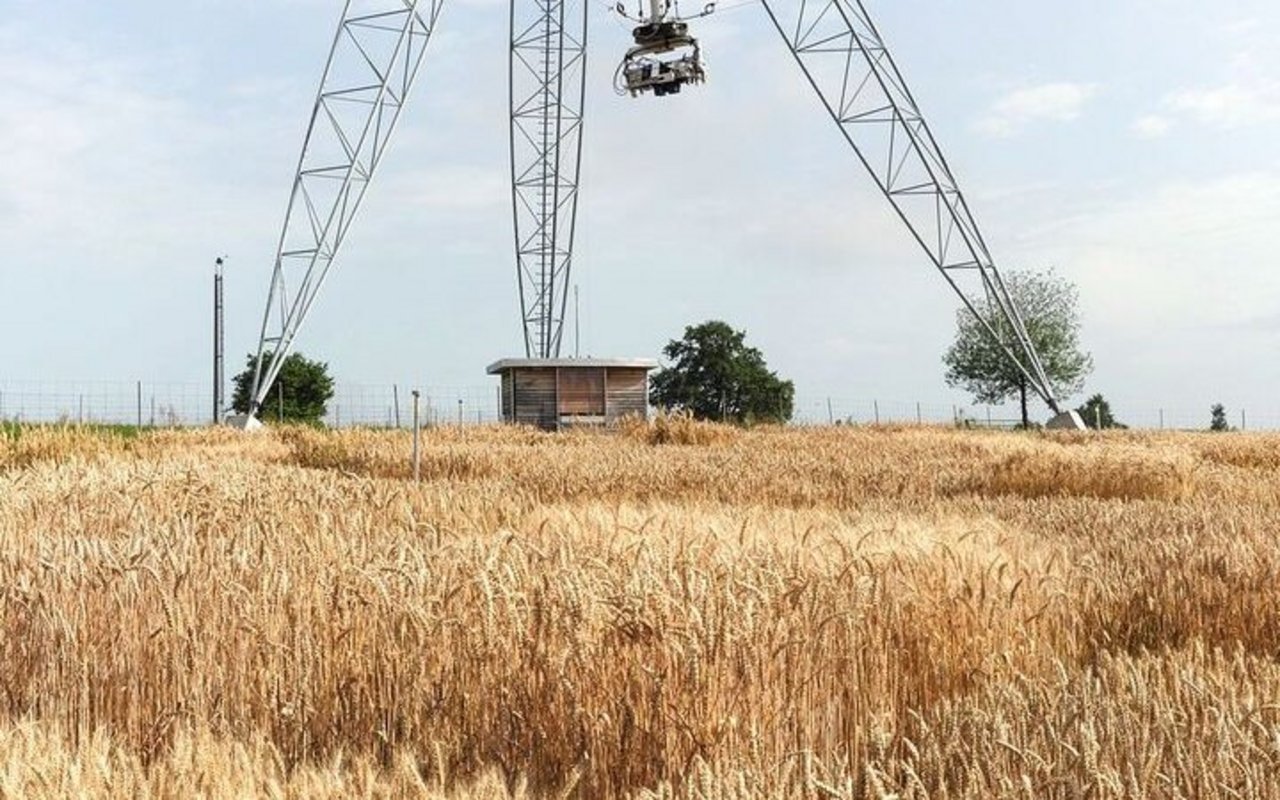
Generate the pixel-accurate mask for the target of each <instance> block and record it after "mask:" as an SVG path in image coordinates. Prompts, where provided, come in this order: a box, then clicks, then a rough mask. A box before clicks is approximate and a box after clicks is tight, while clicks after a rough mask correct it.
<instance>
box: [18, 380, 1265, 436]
mask: <svg viewBox="0 0 1280 800" xmlns="http://www.w3.org/2000/svg"><path fill="white" fill-rule="evenodd" d="M415 388H416V389H418V390H419V392H420V400H419V409H420V421H421V422H422V423H423V424H425V425H494V424H497V423H499V422H500V421H501V414H500V402H501V398H500V395H499V389H498V386H497V383H496V381H495V383H494V384H492V385H489V386H480V385H474V386H420V385H414V384H413V383H410V382H405V383H386V384H356V383H344V384H339V385H338V386H337V387H336V389H335V392H334V396H333V398H332V399H331V400H330V401H329V404H328V415H327V417H326V419H325V422H326V424H328V425H330V426H331V427H342V428H346V427H388V428H390V427H397V426H398V427H405V428H407V427H410V426H411V425H412V395H411V392H412V390H413V389H415ZM273 410H274V408H273V406H272V403H271V401H270V400H268V402H267V403H266V404H265V406H264V408H263V411H262V416H263V417H264V418H265V419H267V420H270V419H271V418H272V412H273ZM793 411H794V413H793V416H792V424H794V425H800V426H822V425H868V424H877V423H879V424H923V425H957V424H963V425H969V426H973V427H992V428H1012V427H1015V426H1016V425H1017V424H1018V423H1019V421H1020V420H1019V417H1018V411H1017V409H1016V408H1014V407H1012V406H974V405H959V404H953V403H940V402H928V401H900V400H899V401H895V400H880V399H875V398H871V399H853V398H840V397H821V396H810V395H802V396H799V397H797V398H796V399H795V401H794V404H793ZM1115 411H1116V415H1117V417H1118V418H1119V419H1120V421H1121V422H1123V423H1124V424H1125V425H1127V426H1128V427H1130V428H1135V429H1143V430H1161V429H1163V430H1205V429H1207V428H1208V427H1209V420H1210V406H1209V404H1206V405H1205V406H1204V407H1203V408H1190V407H1185V406H1168V407H1161V406H1159V405H1153V406H1152V407H1149V408H1136V409H1125V408H1118V409H1115ZM1227 418H1228V422H1229V424H1230V425H1232V426H1233V427H1235V428H1237V429H1240V430H1252V431H1275V430H1280V407H1277V408H1272V409H1258V410H1254V409H1240V408H1235V409H1231V408H1229V409H1228V410H1227ZM0 420H4V421H9V422H25V423H37V424H39V423H43V424H48V423H65V424H86V425H138V426H142V427H190V426H202V425H209V424H212V422H213V390H212V385H211V384H209V383H198V382H197V383H175V382H155V381H15V380H0Z"/></svg>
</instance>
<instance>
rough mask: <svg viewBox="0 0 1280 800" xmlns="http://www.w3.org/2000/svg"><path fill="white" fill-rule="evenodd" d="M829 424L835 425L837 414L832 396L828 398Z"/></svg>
mask: <svg viewBox="0 0 1280 800" xmlns="http://www.w3.org/2000/svg"><path fill="white" fill-rule="evenodd" d="M827 424H828V425H835V424H836V415H835V412H834V411H833V410H832V409H831V398H830V397H828V398H827Z"/></svg>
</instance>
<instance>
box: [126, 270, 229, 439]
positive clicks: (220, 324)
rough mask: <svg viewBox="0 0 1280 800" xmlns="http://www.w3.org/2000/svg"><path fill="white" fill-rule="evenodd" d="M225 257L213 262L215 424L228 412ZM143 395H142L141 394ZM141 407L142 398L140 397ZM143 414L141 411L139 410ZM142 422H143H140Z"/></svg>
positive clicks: (218, 423) (220, 422)
mask: <svg viewBox="0 0 1280 800" xmlns="http://www.w3.org/2000/svg"><path fill="white" fill-rule="evenodd" d="M224 263H225V259H223V258H219V259H218V260H216V261H214V262H213V424H214V425H221V424H222V421H223V415H224V414H225V413H226V409H227V401H226V395H225V391H226V383H225V381H224V377H225V376H224V368H225V365H226V354H227V350H226V335H227V326H226V320H225V318H224V316H223V312H224V307H223V294H222V267H223V264H224ZM139 397H141V395H139ZM138 402H139V407H141V402H142V401H141V399H139V401H138ZM139 416H141V411H139ZM139 424H141V423H139Z"/></svg>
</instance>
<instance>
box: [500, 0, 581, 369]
mask: <svg viewBox="0 0 1280 800" xmlns="http://www.w3.org/2000/svg"><path fill="white" fill-rule="evenodd" d="M510 10H511V50H510V63H509V71H510V83H509V94H510V104H511V131H510V134H511V210H512V216H513V218H514V219H513V224H514V229H515V241H516V276H517V280H518V282H519V290H520V315H521V320H522V324H523V327H524V341H525V354H526V355H527V356H528V357H530V358H555V357H557V356H559V354H560V344H561V340H562V338H563V333H564V316H565V308H566V302H567V301H568V298H569V292H568V288H569V277H570V272H571V270H572V267H573V240H574V233H575V231H576V227H577V214H578V176H579V173H580V171H581V167H582V113H583V106H584V105H585V99H586V43H587V4H586V2H585V0H510Z"/></svg>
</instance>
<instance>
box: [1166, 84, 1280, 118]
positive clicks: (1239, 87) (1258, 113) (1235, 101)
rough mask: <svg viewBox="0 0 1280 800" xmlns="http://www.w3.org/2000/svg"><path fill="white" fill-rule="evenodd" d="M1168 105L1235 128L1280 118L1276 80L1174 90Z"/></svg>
mask: <svg viewBox="0 0 1280 800" xmlns="http://www.w3.org/2000/svg"><path fill="white" fill-rule="evenodd" d="M1168 105H1169V107H1170V108H1172V109H1173V110H1175V111H1178V112H1181V113H1183V114H1187V115H1188V116H1190V117H1192V118H1194V119H1196V120H1197V121H1199V122H1202V123H1204V124H1206V125H1212V126H1214V127H1219V128H1238V127H1242V126H1245V125H1252V124H1255V123H1259V122H1272V121H1275V120H1280V84H1275V83H1260V82H1259V83H1228V84H1223V85H1222V86H1215V87H1211V88H1192V89H1183V90H1181V91H1178V92H1174V93H1173V94H1172V95H1170V96H1169V98H1168Z"/></svg>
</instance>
